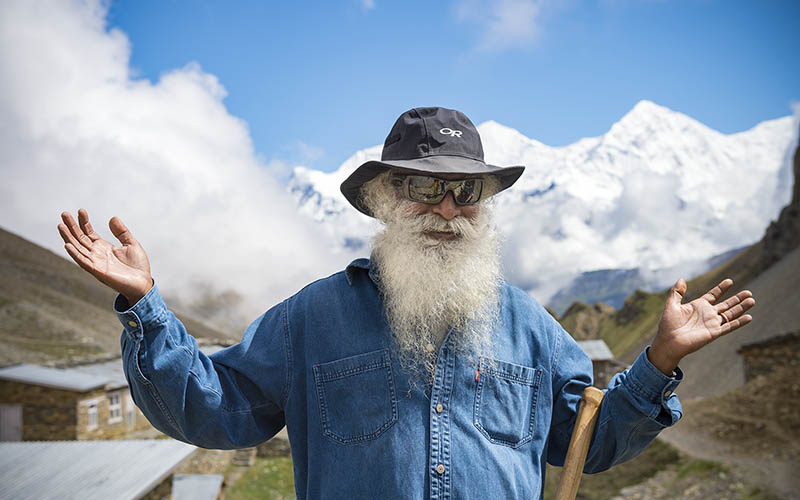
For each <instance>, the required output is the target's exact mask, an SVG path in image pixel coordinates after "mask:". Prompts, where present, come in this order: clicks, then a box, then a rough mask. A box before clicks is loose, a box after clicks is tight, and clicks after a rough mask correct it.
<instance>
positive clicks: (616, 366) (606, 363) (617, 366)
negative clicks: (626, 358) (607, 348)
mask: <svg viewBox="0 0 800 500" xmlns="http://www.w3.org/2000/svg"><path fill="white" fill-rule="evenodd" d="M627 368H628V365H626V364H625V363H623V362H621V361H617V360H616V359H611V360H593V361H592V371H593V372H594V373H593V375H594V386H595V387H599V388H600V389H605V388H606V387H608V383H609V382H611V379H612V378H614V375H616V374H617V373H619V372H621V371H624V370H626V369H627Z"/></svg>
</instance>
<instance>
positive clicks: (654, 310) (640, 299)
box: [600, 290, 667, 357]
mask: <svg viewBox="0 0 800 500" xmlns="http://www.w3.org/2000/svg"><path fill="white" fill-rule="evenodd" d="M666 298H667V294H666V293H660V294H651V293H646V292H642V291H641V290H637V291H636V292H634V294H633V295H631V296H630V297H628V298H627V299H626V300H625V305H624V306H623V307H622V309H620V310H619V311H617V313H616V314H614V315H613V316H611V317H609V318H606V319H605V320H604V321H603V322H602V323H601V325H600V338H601V339H603V340H605V341H606V344H608V348H609V349H611V352H612V353H614V356H615V357H620V356H622V355H623V354H625V353H626V352H627V351H628V350H630V349H632V348H634V347H636V346H637V345H638V344H640V343H641V342H642V341H643V340H646V339H648V338H650V337H652V336H653V335H655V332H656V327H657V326H658V320H659V318H660V317H661V311H662V310H663V309H664V301H665V300H666Z"/></svg>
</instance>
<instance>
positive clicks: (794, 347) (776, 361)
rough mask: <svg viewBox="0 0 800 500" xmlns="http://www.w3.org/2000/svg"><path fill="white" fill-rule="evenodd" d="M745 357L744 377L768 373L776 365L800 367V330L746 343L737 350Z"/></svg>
mask: <svg viewBox="0 0 800 500" xmlns="http://www.w3.org/2000/svg"><path fill="white" fill-rule="evenodd" d="M737 352H738V353H739V354H741V355H742V357H743V358H744V379H745V381H750V380H752V379H754V378H756V377H757V376H759V375H766V374H768V373H770V372H772V371H773V369H774V368H775V367H776V366H787V365H794V366H798V367H800V331H795V332H789V333H785V334H783V335H777V336H775V337H771V338H768V339H766V340H762V341H761V342H754V343H752V344H745V345H743V346H742V347H740V348H739V350H738V351H737Z"/></svg>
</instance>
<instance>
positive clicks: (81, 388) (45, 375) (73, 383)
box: [0, 363, 108, 392]
mask: <svg viewBox="0 0 800 500" xmlns="http://www.w3.org/2000/svg"><path fill="white" fill-rule="evenodd" d="M0 379H2V380H11V381H14V382H22V383H24V384H33V385H42V386H45V387H52V388H54V389H65V390H67V391H76V392H88V391H91V390H92V389H97V388H98V387H104V386H105V385H106V383H107V382H108V379H107V378H106V377H100V376H97V375H90V374H87V373H81V372H78V371H75V370H72V369H65V370H62V369H59V368H46V367H44V366H38V365H31V364H28V363H22V364H19V365H15V366H7V367H5V368H0Z"/></svg>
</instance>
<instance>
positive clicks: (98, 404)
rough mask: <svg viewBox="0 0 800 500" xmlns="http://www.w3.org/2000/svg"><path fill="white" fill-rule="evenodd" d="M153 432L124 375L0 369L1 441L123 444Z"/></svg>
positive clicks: (98, 368) (96, 368) (24, 367)
mask: <svg viewBox="0 0 800 500" xmlns="http://www.w3.org/2000/svg"><path fill="white" fill-rule="evenodd" d="M109 363H113V362H109ZM116 363H117V364H120V361H119V360H116ZM119 370H120V372H121V370H122V367H121V365H120V367H119ZM151 428H152V427H151V426H150V423H149V422H148V421H147V419H146V418H145V417H144V415H142V413H141V411H140V410H139V409H138V408H137V407H136V406H135V405H134V404H133V399H132V398H131V395H130V390H129V389H128V384H127V382H126V381H125V379H124V376H123V377H122V378H121V379H120V378H119V377H114V376H113V375H112V374H110V373H106V372H105V370H104V368H103V367H102V366H93V367H89V368H84V369H83V370H81V369H79V368H78V367H75V368H67V369H57V368H47V367H44V366H37V365H31V364H26V363H23V364H19V365H15V366H10V367H5V368H0V441H40V440H94V439H120V438H123V437H125V436H127V435H129V434H130V433H132V432H134V431H137V430H143V429H151Z"/></svg>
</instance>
